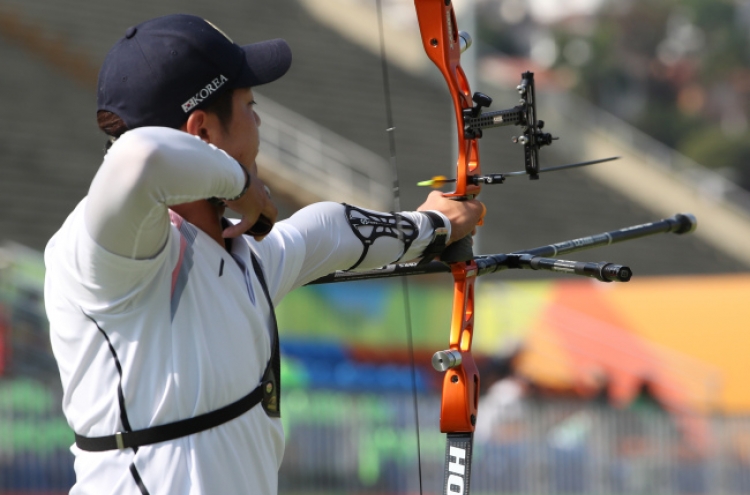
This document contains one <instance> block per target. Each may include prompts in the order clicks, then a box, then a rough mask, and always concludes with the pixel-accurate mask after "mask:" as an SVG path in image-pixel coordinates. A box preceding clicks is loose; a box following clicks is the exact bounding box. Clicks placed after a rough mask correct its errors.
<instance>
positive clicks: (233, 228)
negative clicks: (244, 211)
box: [221, 217, 254, 239]
mask: <svg viewBox="0 0 750 495" xmlns="http://www.w3.org/2000/svg"><path fill="white" fill-rule="evenodd" d="M253 223H254V222H253ZM253 223H251V222H250V221H249V220H248V219H247V218H245V217H243V218H242V220H241V221H240V222H239V223H236V224H234V225H230V226H229V227H227V228H226V229H224V231H223V232H222V233H221V236H222V237H223V238H225V239H228V238H233V237H239V236H241V235H242V234H244V233H245V232H247V230H248V229H249V228H250V227H252V225H253Z"/></svg>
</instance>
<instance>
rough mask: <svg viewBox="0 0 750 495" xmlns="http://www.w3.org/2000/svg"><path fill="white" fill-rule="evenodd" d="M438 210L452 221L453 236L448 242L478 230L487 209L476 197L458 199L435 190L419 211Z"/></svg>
mask: <svg viewBox="0 0 750 495" xmlns="http://www.w3.org/2000/svg"><path fill="white" fill-rule="evenodd" d="M426 210H436V211H439V212H440V213H442V214H443V215H445V216H446V217H448V220H449V221H450V223H451V238H450V240H449V241H448V244H450V243H452V242H455V241H457V240H459V239H463V238H464V237H466V236H467V235H469V234H472V235H473V234H474V233H475V232H476V226H477V225H478V224H479V223H480V222H481V220H482V218H484V214H485V213H486V211H487V208H485V206H484V204H482V203H481V202H480V201H477V200H476V199H469V200H466V201H456V200H453V199H451V198H446V197H445V196H443V193H441V192H440V191H433V192H431V193H430V194H429V195H428V196H427V200H426V201H425V202H424V203H423V204H422V205H421V206H420V207H419V208H417V211H426Z"/></svg>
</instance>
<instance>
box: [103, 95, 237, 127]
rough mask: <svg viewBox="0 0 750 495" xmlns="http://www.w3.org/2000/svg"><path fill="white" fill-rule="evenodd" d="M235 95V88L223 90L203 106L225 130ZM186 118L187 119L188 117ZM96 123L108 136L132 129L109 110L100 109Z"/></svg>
mask: <svg viewBox="0 0 750 495" xmlns="http://www.w3.org/2000/svg"><path fill="white" fill-rule="evenodd" d="M233 97H234V90H232V89H230V90H228V91H222V92H221V93H220V94H218V95H216V97H215V98H214V100H213V101H211V102H208V103H206V105H205V106H204V107H202V108H201V110H203V111H205V112H209V113H213V114H215V115H216V116H217V117H218V118H219V123H220V124H221V127H222V129H224V131H229V123H230V122H231V121H232V102H233ZM185 120H186V121H187V118H186V119H185ZM96 123H97V124H98V125H99V129H101V130H102V131H103V132H104V133H105V134H106V135H107V136H110V137H113V138H115V139H117V138H119V137H120V136H122V135H123V134H125V132H127V131H129V130H130V129H129V128H128V126H127V124H125V121H123V120H122V118H120V116H119V115H117V114H116V113H114V112H110V111H108V110H99V111H98V112H96ZM183 123H184V122H183Z"/></svg>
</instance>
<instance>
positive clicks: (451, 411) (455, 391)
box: [440, 261, 479, 433]
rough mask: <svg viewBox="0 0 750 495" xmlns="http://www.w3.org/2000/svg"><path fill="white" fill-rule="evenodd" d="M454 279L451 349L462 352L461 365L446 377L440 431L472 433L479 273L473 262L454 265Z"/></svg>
mask: <svg viewBox="0 0 750 495" xmlns="http://www.w3.org/2000/svg"><path fill="white" fill-rule="evenodd" d="M451 272H452V273H453V279H454V290H453V316H452V320H451V333H450V349H451V350H452V351H458V352H460V354H461V364H459V365H458V366H456V367H454V368H450V369H448V370H447V371H446V373H445V376H444V377H443V401H442V404H441V408H440V431H441V432H443V433H458V432H461V433H471V432H473V431H474V425H475V423H476V418H477V405H478V403H479V372H478V371H477V367H476V364H475V362H474V358H473V356H472V354H471V344H472V341H473V338H474V282H475V281H476V277H477V275H478V273H479V271H478V268H477V264H476V263H475V262H474V261H471V262H468V263H455V264H454V265H453V266H451Z"/></svg>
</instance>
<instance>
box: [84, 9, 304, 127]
mask: <svg viewBox="0 0 750 495" xmlns="http://www.w3.org/2000/svg"><path fill="white" fill-rule="evenodd" d="M291 63H292V52H291V50H290V48H289V45H287V43H286V41H284V40H282V39H275V40H268V41H262V42H259V43H254V44H251V45H245V46H239V45H237V44H236V43H234V42H233V41H232V40H231V39H229V37H228V36H227V35H226V34H224V33H223V32H222V31H220V30H219V29H218V28H217V27H215V26H214V25H213V24H211V23H210V22H208V21H206V20H205V19H202V18H200V17H196V16H192V15H186V14H175V15H168V16H164V17H158V18H156V19H151V20H149V21H146V22H143V23H141V24H139V25H137V26H133V27H131V28H129V29H128V30H127V32H126V33H125V37H123V38H122V39H121V40H120V41H118V42H117V43H116V44H115V46H114V47H112V49H111V50H110V51H109V53H108V54H107V57H106V58H105V60H104V64H103V65H102V68H101V70H100V71H99V84H98V94H97V106H98V110H108V111H110V112H113V113H116V114H117V115H119V116H120V118H122V120H123V121H124V122H125V124H126V125H127V126H128V128H130V129H135V128H136V127H143V126H163V127H173V128H178V127H180V126H181V125H182V124H183V123H184V122H185V121H186V120H187V117H188V115H189V114H190V112H192V111H193V110H195V109H196V108H200V107H201V106H204V105H205V104H206V103H208V102H210V101H212V100H213V99H214V98H215V97H216V95H218V94H220V93H221V92H223V91H226V90H228V89H233V88H245V87H252V86H259V85H261V84H266V83H269V82H271V81H275V80H276V79H278V78H280V77H281V76H283V75H284V74H285V73H286V71H287V70H288V69H289V66H290V65H291Z"/></svg>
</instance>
